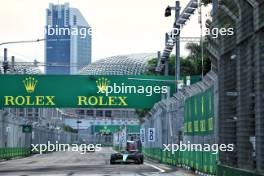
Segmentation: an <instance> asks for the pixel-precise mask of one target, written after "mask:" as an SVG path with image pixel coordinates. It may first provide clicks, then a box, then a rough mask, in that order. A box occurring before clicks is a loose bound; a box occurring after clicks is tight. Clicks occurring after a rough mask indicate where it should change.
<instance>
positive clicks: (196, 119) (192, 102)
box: [184, 87, 214, 136]
mask: <svg viewBox="0 0 264 176" xmlns="http://www.w3.org/2000/svg"><path fill="white" fill-rule="evenodd" d="M213 95H214V94H213V87H211V88H209V89H208V90H206V91H205V92H202V93H199V94H197V95H195V96H192V97H189V98H187V99H186V100H185V105H184V135H188V136H194V135H207V134H212V133H213V132H214V101H213V100H214V96H213Z"/></svg>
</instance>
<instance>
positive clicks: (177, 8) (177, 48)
mask: <svg viewBox="0 0 264 176" xmlns="http://www.w3.org/2000/svg"><path fill="white" fill-rule="evenodd" d="M180 9H181V7H180V1H176V2H175V22H174V25H173V27H174V29H176V27H177V24H176V22H177V20H178V18H179V16H180ZM175 39H176V41H175V79H176V87H175V89H176V92H177V91H178V81H179V80H180V79H181V78H180V76H181V72H180V30H178V32H177V35H176V38H175Z"/></svg>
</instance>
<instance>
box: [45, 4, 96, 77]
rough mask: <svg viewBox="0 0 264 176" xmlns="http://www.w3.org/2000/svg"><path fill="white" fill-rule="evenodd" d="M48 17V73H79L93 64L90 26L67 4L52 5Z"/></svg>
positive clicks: (48, 10) (46, 53) (46, 50)
mask: <svg viewBox="0 0 264 176" xmlns="http://www.w3.org/2000/svg"><path fill="white" fill-rule="evenodd" d="M46 17H47V18H46V26H45V29H46V33H45V38H46V42H45V62H46V64H47V65H46V67H45V73H46V74H76V73H77V72H78V71H79V70H80V69H81V68H82V66H85V65H87V64H90V63H91V27H90V26H89V24H88V23H87V22H86V20H85V19H84V17H83V16H82V14H81V13H80V11H79V10H78V9H76V8H70V7H69V4H68V3H65V4H63V5H54V4H50V5H49V8H48V9H47V14H46Z"/></svg>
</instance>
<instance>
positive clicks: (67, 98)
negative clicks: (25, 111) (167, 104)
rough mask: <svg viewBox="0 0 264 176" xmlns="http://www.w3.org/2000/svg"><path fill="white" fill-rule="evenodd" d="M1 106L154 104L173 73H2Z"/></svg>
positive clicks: (167, 91) (170, 82)
mask: <svg viewBox="0 0 264 176" xmlns="http://www.w3.org/2000/svg"><path fill="white" fill-rule="evenodd" d="M0 86H1V87H0V106H1V107H69V108H85V107H89V108H93V107H94V108H151V107H152V106H153V105H154V104H155V103H156V102H158V101H159V100H161V97H162V96H163V95H167V94H170V95H172V93H173V91H174V90H175V81H174V77H172V76H166V77H165V76H89V75H0Z"/></svg>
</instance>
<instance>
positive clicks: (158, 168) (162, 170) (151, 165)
mask: <svg viewBox="0 0 264 176" xmlns="http://www.w3.org/2000/svg"><path fill="white" fill-rule="evenodd" d="M144 164H145V165H147V166H150V167H153V168H154V169H157V170H159V171H160V172H162V173H163V172H165V170H164V169H162V168H160V167H158V166H155V165H153V164H150V163H146V162H144Z"/></svg>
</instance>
